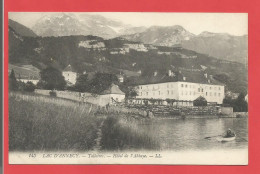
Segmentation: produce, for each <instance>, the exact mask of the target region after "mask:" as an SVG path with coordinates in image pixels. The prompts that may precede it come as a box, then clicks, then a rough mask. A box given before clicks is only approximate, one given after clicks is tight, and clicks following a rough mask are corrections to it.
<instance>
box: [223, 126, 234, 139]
mask: <svg viewBox="0 0 260 174" xmlns="http://www.w3.org/2000/svg"><path fill="white" fill-rule="evenodd" d="M234 136H235V133H234V132H232V131H231V129H230V128H229V129H228V130H227V133H226V135H225V138H229V137H234Z"/></svg>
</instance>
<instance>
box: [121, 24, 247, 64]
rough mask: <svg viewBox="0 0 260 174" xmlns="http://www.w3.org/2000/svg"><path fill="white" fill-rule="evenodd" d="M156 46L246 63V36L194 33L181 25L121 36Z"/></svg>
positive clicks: (151, 28) (154, 28)
mask: <svg viewBox="0 0 260 174" xmlns="http://www.w3.org/2000/svg"><path fill="white" fill-rule="evenodd" d="M122 37H123V38H125V39H128V40H131V41H138V42H143V43H147V44H153V45H158V46H172V47H175V46H181V47H183V48H186V49H189V50H193V51H196V52H199V53H203V54H207V55H209V56H213V57H216V58H219V59H222V60H229V61H235V62H240V63H247V57H248V55H247V53H248V36H247V35H244V36H232V35H230V34H227V33H211V32H207V31H205V32H202V33H201V34H199V35H195V34H192V33H190V32H189V31H187V30H185V29H184V28H183V27H182V26H178V25H176V26H170V27H161V26H153V27H150V28H148V29H147V30H145V31H144V32H141V33H136V34H132V35H125V36H122Z"/></svg>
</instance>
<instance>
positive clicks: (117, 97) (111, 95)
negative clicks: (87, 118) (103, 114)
mask: <svg viewBox="0 0 260 174" xmlns="http://www.w3.org/2000/svg"><path fill="white" fill-rule="evenodd" d="M100 99H102V100H103V101H107V103H109V104H115V103H121V102H123V101H124V100H125V93H124V92H122V91H121V90H120V89H119V86H118V85H115V84H113V83H112V84H111V86H110V87H109V88H108V89H106V90H105V91H103V92H102V93H101V95H100Z"/></svg>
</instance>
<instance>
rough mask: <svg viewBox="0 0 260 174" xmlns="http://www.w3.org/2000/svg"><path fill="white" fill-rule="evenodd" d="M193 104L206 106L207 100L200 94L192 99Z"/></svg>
mask: <svg viewBox="0 0 260 174" xmlns="http://www.w3.org/2000/svg"><path fill="white" fill-rule="evenodd" d="M193 105H194V106H207V100H206V99H205V98H204V97H202V96H200V97H198V98H197V99H196V100H194V101H193Z"/></svg>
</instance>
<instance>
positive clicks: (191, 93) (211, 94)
mask: <svg viewBox="0 0 260 174" xmlns="http://www.w3.org/2000/svg"><path fill="white" fill-rule="evenodd" d="M202 92H203V91H202ZM155 94H156V92H153V95H155ZM157 94H158V95H161V92H160V91H158V92H157ZM170 94H171V95H173V94H174V91H173V90H172V91H169V90H167V95H170ZM143 95H144V96H148V95H149V92H141V93H140V96H143ZM181 95H196V92H195V91H193V92H192V91H182V92H181ZM205 95H206V96H215V97H216V96H219V97H220V96H221V94H220V93H217V92H206V93H205Z"/></svg>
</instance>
